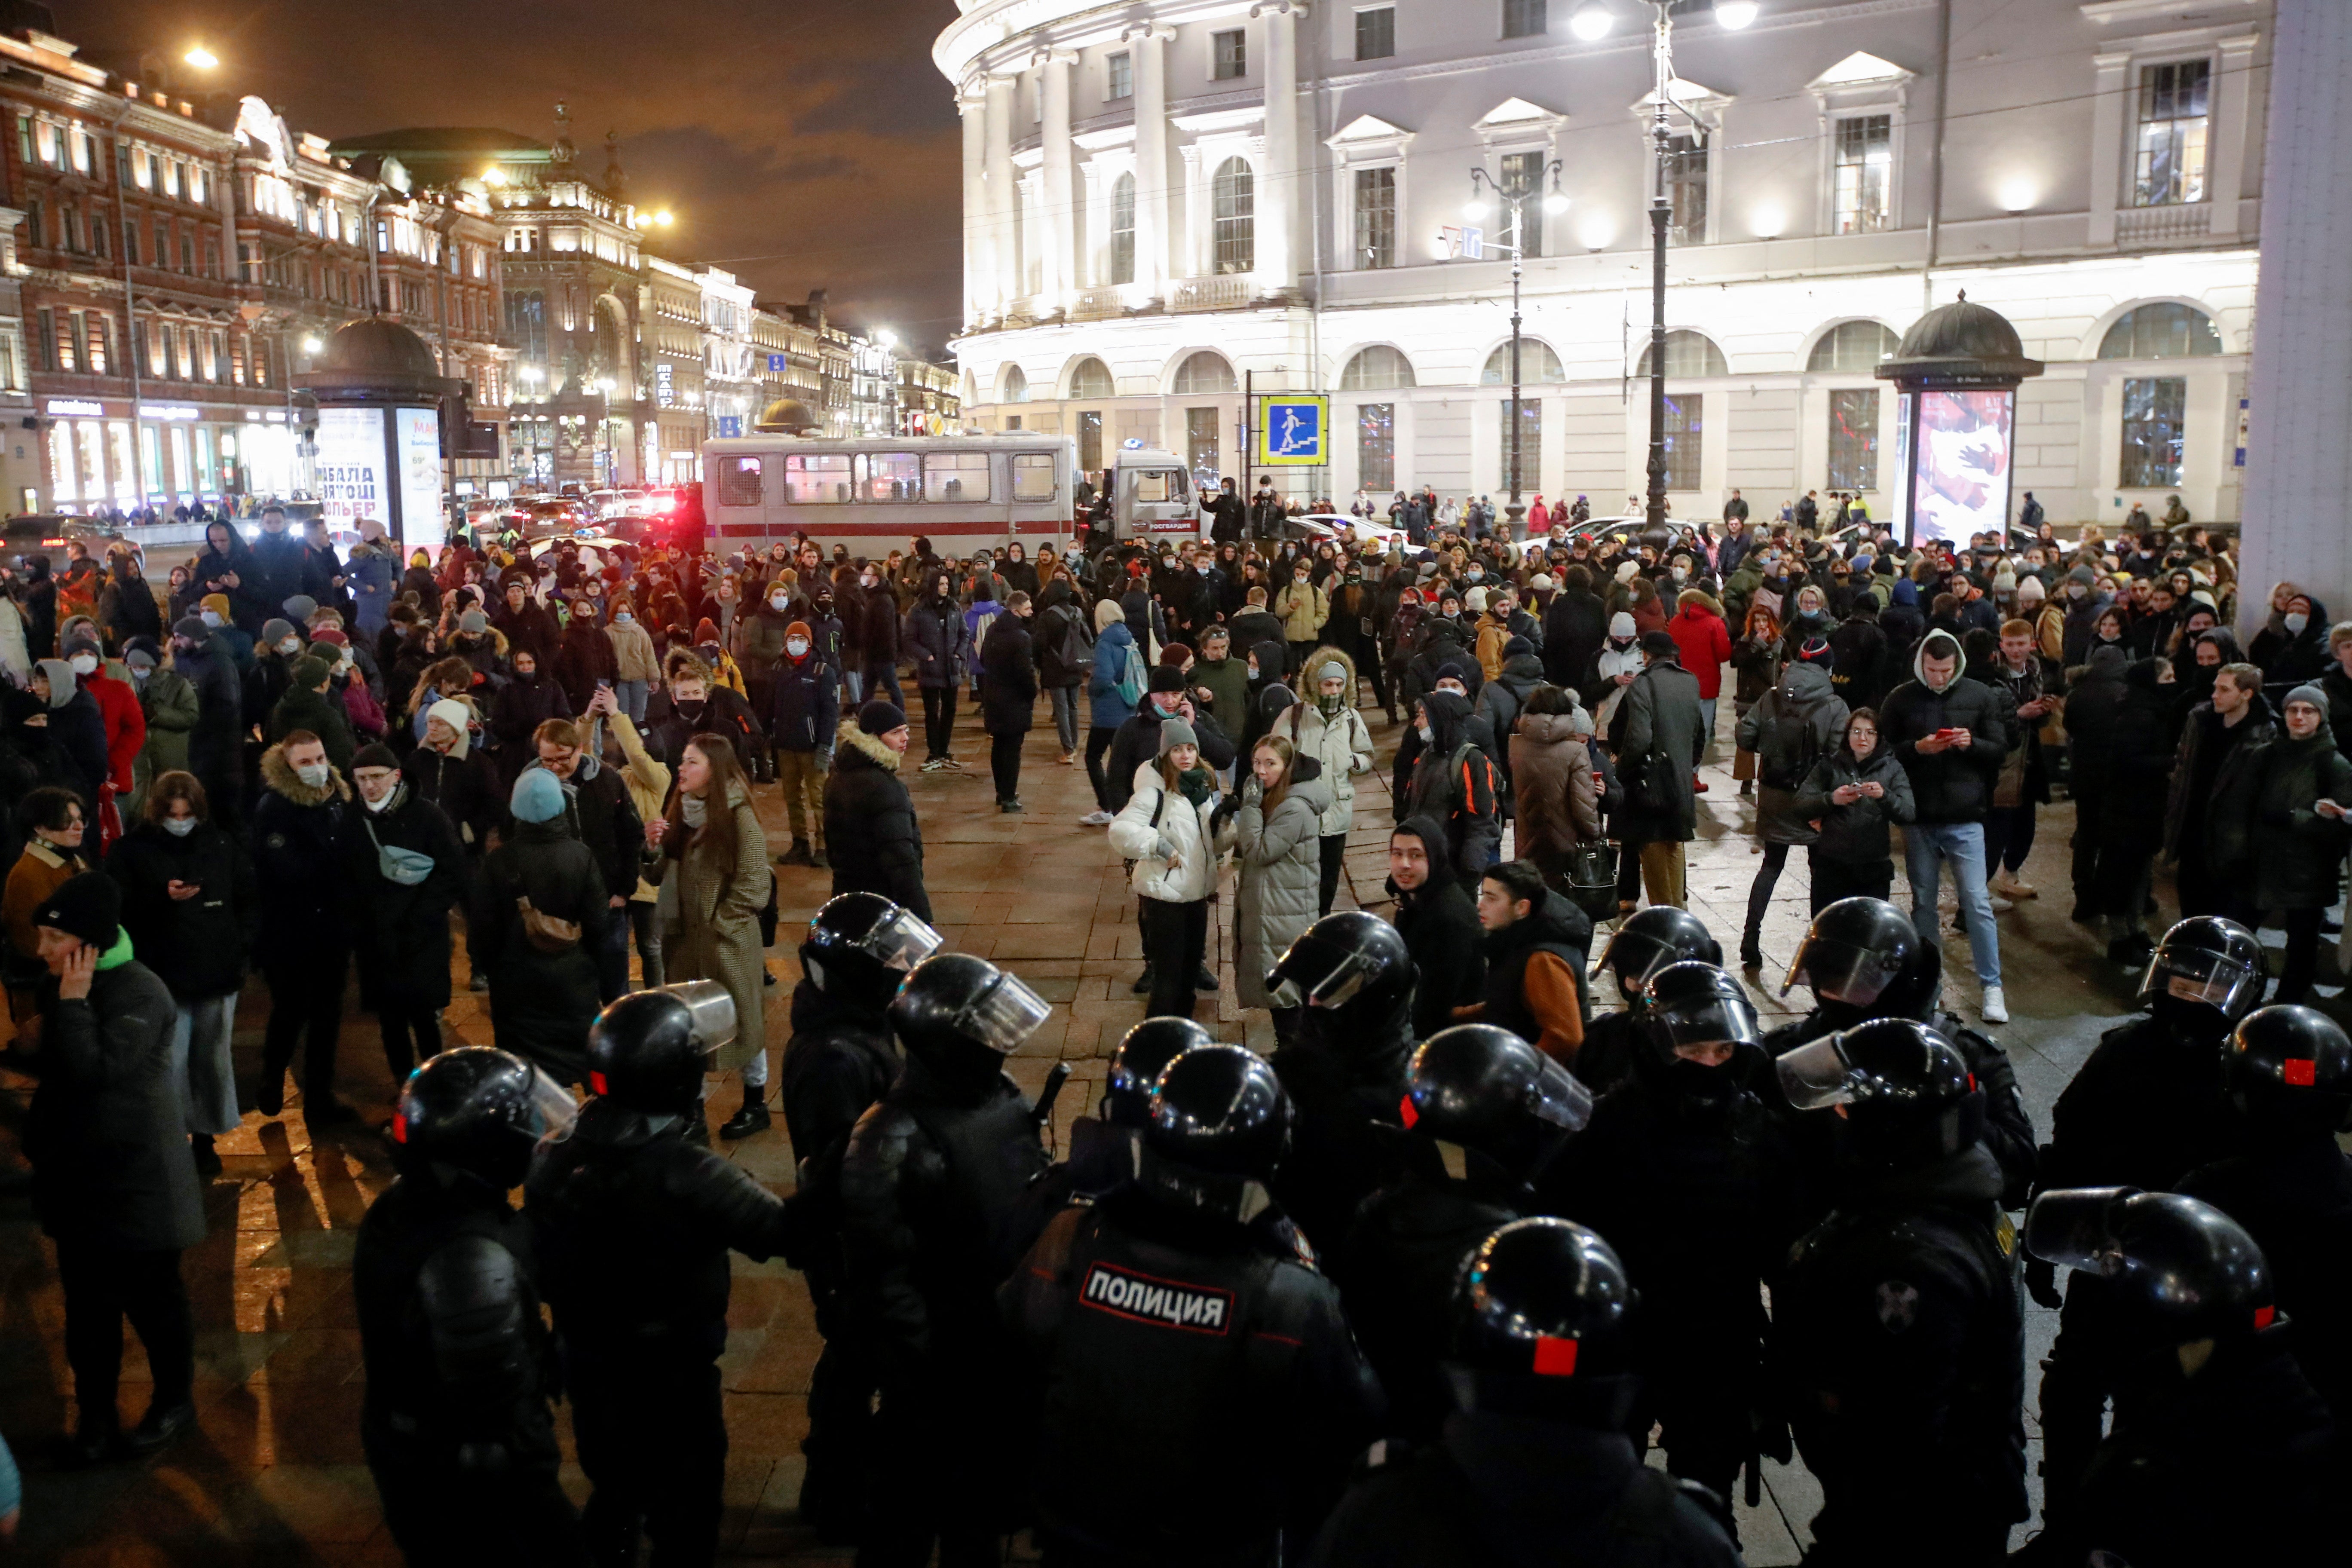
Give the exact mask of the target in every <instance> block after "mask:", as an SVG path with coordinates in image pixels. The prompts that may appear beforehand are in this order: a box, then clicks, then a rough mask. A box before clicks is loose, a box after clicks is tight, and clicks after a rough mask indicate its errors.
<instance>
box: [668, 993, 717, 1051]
mask: <svg viewBox="0 0 2352 1568" xmlns="http://www.w3.org/2000/svg"><path fill="white" fill-rule="evenodd" d="M662 989H663V990H664V991H666V992H667V993H668V994H670V995H672V996H675V997H677V999H678V1000H679V1001H681V1002H683V1003H685V1004H686V1010H687V1013H688V1016H690V1017H691V1018H692V1019H693V1029H694V1043H695V1044H696V1045H698V1046H699V1047H702V1051H703V1054H704V1055H706V1056H715V1055H717V1054H718V1053H719V1051H722V1050H724V1049H726V1048H727V1047H729V1046H730V1045H733V1044H734V1043H735V994H734V993H733V992H731V991H730V990H728V989H727V987H726V986H725V985H723V984H720V983H719V982H718V981H716V980H681V981H678V982H677V983H676V984H670V985H665V986H663V987H662Z"/></svg>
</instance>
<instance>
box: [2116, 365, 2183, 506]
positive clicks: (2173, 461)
mask: <svg viewBox="0 0 2352 1568" xmlns="http://www.w3.org/2000/svg"><path fill="white" fill-rule="evenodd" d="M2188 403H2189V383H2188V381H2187V380H2186V379H2184V378H2183V377H2180V376H2177V375H2150V376H2132V377H2130V378H2129V379H2127V380H2126V381H2125V383H2124V449H2123V463H2122V471H2121V472H2120V473H2119V474H2118V475H2117V476H2116V485H2117V486H2118V487H2119V488H2121V489H2127V490H2133V489H2167V488H2168V487H2170V486H2173V485H2177V484H2179V482H2180V448H2181V426H2182V423H2183V417H2184V415H2185V413H2186V411H2187V407H2188Z"/></svg>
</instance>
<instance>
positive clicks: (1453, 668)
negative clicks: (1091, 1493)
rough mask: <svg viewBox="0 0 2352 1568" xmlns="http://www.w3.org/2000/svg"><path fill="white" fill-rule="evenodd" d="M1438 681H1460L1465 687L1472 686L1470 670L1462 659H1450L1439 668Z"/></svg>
mask: <svg viewBox="0 0 2352 1568" xmlns="http://www.w3.org/2000/svg"><path fill="white" fill-rule="evenodd" d="M1437 679H1440V680H1458V681H1460V682H1461V683H1462V684H1463V685H1465V686H1467V685H1469V684H1470V668H1469V666H1467V665H1465V664H1464V663H1463V662H1462V661H1461V660H1460V659H1456V658H1449V659H1447V660H1446V661H1445V662H1444V664H1441V665H1439V666H1438V667H1437Z"/></svg>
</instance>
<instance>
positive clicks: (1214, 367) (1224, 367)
mask: <svg viewBox="0 0 2352 1568" xmlns="http://www.w3.org/2000/svg"><path fill="white" fill-rule="evenodd" d="M1170 390H1171V391H1172V392H1174V393H1175V394H1176V395H1178V396H1180V397H1202V396H1207V395H1213V394H1216V393H1220V392H1237V391H1239V390H1240V384H1239V383H1237V382H1235V381H1234V367H1233V366H1232V365H1230V364H1228V363H1225V356H1224V355H1223V354H1221V353H1217V352H1216V351H1215V350H1213V349H1202V350H1200V351H1199V352H1198V353H1190V354H1187V355H1185V356H1184V363H1182V364H1180V365H1178V366H1177V367H1176V383H1175V385H1174V386H1172V387H1171V389H1170Z"/></svg>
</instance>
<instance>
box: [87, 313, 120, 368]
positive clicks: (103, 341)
mask: <svg viewBox="0 0 2352 1568" xmlns="http://www.w3.org/2000/svg"><path fill="white" fill-rule="evenodd" d="M113 368H114V321H113V319H112V318H111V317H108V316H92V317H91V318H90V319H89V373H90V374H92V375H105V374H109V373H110V371H111V370H112V369H113Z"/></svg>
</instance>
